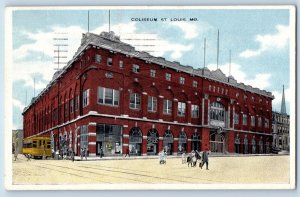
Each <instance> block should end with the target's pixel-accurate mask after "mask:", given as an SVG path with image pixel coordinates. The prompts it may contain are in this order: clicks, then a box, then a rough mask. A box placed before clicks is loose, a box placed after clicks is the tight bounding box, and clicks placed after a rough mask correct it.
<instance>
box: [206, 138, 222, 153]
mask: <svg viewBox="0 0 300 197" xmlns="http://www.w3.org/2000/svg"><path fill="white" fill-rule="evenodd" d="M209 142H210V150H211V152H215V153H224V152H225V137H224V136H223V135H222V134H218V133H213V134H211V135H210V141H209Z"/></svg>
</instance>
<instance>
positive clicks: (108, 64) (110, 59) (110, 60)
mask: <svg viewBox="0 0 300 197" xmlns="http://www.w3.org/2000/svg"><path fill="white" fill-rule="evenodd" d="M106 64H107V66H112V64H113V61H112V58H111V57H109V58H107V62H106Z"/></svg>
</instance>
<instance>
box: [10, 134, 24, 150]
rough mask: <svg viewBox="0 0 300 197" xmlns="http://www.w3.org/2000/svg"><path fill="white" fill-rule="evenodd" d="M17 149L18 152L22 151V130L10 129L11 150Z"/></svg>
mask: <svg viewBox="0 0 300 197" xmlns="http://www.w3.org/2000/svg"><path fill="white" fill-rule="evenodd" d="M16 149H17V150H18V153H22V150H23V130H22V129H16V130H12V152H13V153H14V152H15V150H16Z"/></svg>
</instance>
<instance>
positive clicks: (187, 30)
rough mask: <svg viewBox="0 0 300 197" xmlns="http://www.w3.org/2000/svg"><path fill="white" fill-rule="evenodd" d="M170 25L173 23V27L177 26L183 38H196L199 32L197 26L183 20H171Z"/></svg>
mask: <svg viewBox="0 0 300 197" xmlns="http://www.w3.org/2000/svg"><path fill="white" fill-rule="evenodd" d="M169 24H170V25H173V26H175V27H178V28H179V29H180V30H181V31H182V32H183V33H184V38H185V39H193V38H196V37H197V36H198V34H199V32H198V29H199V28H198V27H197V25H196V24H194V23H188V22H185V21H177V22H171V23H169Z"/></svg>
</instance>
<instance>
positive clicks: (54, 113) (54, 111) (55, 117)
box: [53, 108, 57, 121]
mask: <svg viewBox="0 0 300 197" xmlns="http://www.w3.org/2000/svg"><path fill="white" fill-rule="evenodd" d="M56 119H57V109H56V108H55V109H54V110H53V120H54V121H56Z"/></svg>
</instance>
